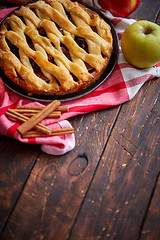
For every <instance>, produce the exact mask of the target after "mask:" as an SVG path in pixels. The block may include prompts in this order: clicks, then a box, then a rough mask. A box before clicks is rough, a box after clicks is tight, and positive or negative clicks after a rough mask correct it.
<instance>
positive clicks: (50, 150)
mask: <svg viewBox="0 0 160 240" xmlns="http://www.w3.org/2000/svg"><path fill="white" fill-rule="evenodd" d="M58 124H59V125H60V126H61V127H62V128H72V125H71V124H70V123H69V122H68V121H67V120H63V121H61V122H58ZM64 138H65V139H64V143H65V144H64V148H58V145H56V144H55V146H54V144H53V145H52V144H41V150H42V151H43V152H45V153H47V154H49V155H63V154H65V153H67V152H69V151H71V150H73V149H74V147H75V134H74V133H72V134H67V135H64Z"/></svg>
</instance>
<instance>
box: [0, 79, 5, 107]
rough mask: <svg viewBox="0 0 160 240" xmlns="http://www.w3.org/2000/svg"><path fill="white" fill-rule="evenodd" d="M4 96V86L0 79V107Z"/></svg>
mask: <svg viewBox="0 0 160 240" xmlns="http://www.w3.org/2000/svg"><path fill="white" fill-rule="evenodd" d="M4 94H5V86H4V83H3V81H2V79H1V78H0V106H1V104H2V102H3V99H4Z"/></svg>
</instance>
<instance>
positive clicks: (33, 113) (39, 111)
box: [6, 100, 74, 138]
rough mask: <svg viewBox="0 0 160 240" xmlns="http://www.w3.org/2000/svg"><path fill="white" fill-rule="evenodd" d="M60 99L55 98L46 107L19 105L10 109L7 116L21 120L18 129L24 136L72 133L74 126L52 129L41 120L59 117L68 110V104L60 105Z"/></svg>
mask: <svg viewBox="0 0 160 240" xmlns="http://www.w3.org/2000/svg"><path fill="white" fill-rule="evenodd" d="M60 105H61V102H60V101H59V100H54V101H53V102H51V103H49V104H48V105H47V106H46V107H41V106H19V107H17V109H8V110H7V111H6V116H7V117H10V118H14V119H16V120H17V121H19V122H21V125H20V126H19V127H18V128H17V131H18V132H19V133H20V134H21V137H22V138H32V137H45V136H47V137H48V136H56V135H64V134H71V133H73V132H74V130H73V128H63V129H54V130H53V129H51V128H49V127H47V126H45V125H43V124H41V123H40V122H41V121H42V120H44V119H45V118H50V117H52V118H59V117H60V116H61V114H62V113H63V112H66V111H68V107H67V106H60Z"/></svg>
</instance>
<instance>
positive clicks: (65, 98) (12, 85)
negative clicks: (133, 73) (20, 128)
mask: <svg viewBox="0 0 160 240" xmlns="http://www.w3.org/2000/svg"><path fill="white" fill-rule="evenodd" d="M81 4H82V3H81ZM83 5H85V6H86V7H88V8H90V9H91V10H93V11H95V12H97V13H98V14H99V16H100V17H101V18H103V19H104V20H105V21H106V22H107V23H108V24H109V25H110V27H111V32H112V37H113V51H112V55H111V58H110V60H109V63H108V65H107V67H106V69H105V70H104V72H103V73H102V75H101V76H100V77H99V78H98V79H97V80H96V81H95V82H93V83H92V84H91V85H89V86H88V87H86V88H85V89H82V90H80V91H78V92H75V93H70V94H66V95H38V94H32V95H29V94H28V92H27V91H25V90H23V89H22V88H20V87H19V86H18V85H16V84H15V83H13V82H12V81H11V80H10V79H9V78H8V77H6V76H5V75H4V73H3V71H2V70H0V76H1V78H2V80H3V82H4V84H5V85H6V86H7V87H8V88H9V89H10V90H12V91H13V92H15V93H17V94H19V95H20V96H22V97H24V98H27V99H30V100H33V101H40V102H51V101H53V100H55V99H58V100H60V101H62V102H63V101H69V100H73V99H77V98H80V97H83V96H85V95H87V94H88V93H91V92H92V91H94V90H95V89H96V88H98V87H99V86H100V85H101V84H102V83H103V82H104V81H106V80H107V78H108V77H109V76H110V74H111V73H112V72H113V70H114V68H115V66H116V64H117V60H118V56H119V42H118V36H117V33H116V31H115V28H114V26H113V25H112V23H111V22H110V20H109V19H108V18H107V17H106V16H104V15H103V14H102V13H101V12H100V11H98V10H96V9H94V8H93V7H90V6H88V5H86V4H83ZM17 9H19V7H18V8H16V9H15V10H14V11H16V10H17ZM14 11H12V12H10V13H9V14H7V15H6V16H5V17H4V18H3V19H2V20H1V21H0V25H1V24H2V22H3V21H4V20H5V19H6V18H7V17H9V16H10V15H11V14H12V13H13V12H14Z"/></svg>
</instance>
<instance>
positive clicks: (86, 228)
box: [69, 79, 160, 240]
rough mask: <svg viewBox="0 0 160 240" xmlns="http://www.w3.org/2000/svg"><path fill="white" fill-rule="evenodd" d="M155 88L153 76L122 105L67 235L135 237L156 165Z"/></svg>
mask: <svg viewBox="0 0 160 240" xmlns="http://www.w3.org/2000/svg"><path fill="white" fill-rule="evenodd" d="M159 92H160V79H159V80H158V79H157V80H152V81H150V82H148V83H146V84H145V85H144V86H143V88H142V89H141V90H140V91H139V93H138V94H137V95H136V96H135V98H134V99H133V100H132V101H130V102H128V103H126V104H124V105H123V107H122V109H121V112H120V114H119V116H118V119H117V122H116V124H115V127H114V129H113V131H112V133H111V136H110V139H109V141H108V143H107V147H106V150H105V152H104V154H103V156H102V159H101V161H100V163H99V166H98V168H97V171H96V174H95V176H94V179H93V180H92V184H91V186H90V189H89V190H88V192H87V195H86V197H85V200H84V202H83V205H82V207H81V209H80V212H79V214H78V216H77V219H76V223H75V225H74V227H73V229H72V231H71V236H70V238H69V239H70V240H82V239H85V240H90V239H114V240H119V239H130V240H135V239H138V237H139V234H140V231H141V224H142V222H143V221H144V217H145V215H146V210H147V209H148V204H149V202H150V198H151V195H152V192H153V189H154V184H155V181H156V179H157V176H158V174H159V171H160V161H159V160H160V159H159V156H160V143H159V132H160V124H159V102H160V98H159ZM156 203H157V201H156V199H155V204H156ZM155 209H156V210H157V214H158V212H159V207H158V206H156V205H155ZM155 209H154V210H155ZM156 210H155V211H156ZM151 220H152V219H151ZM149 222H150V221H149ZM154 224H155V228H154V229H156V233H154V232H152V235H151V236H152V238H148V239H155V240H158V238H156V236H157V234H159V233H160V229H159V222H158V221H157V222H156V220H155V221H154ZM148 225H149V223H148V224H147V226H148Z"/></svg>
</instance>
